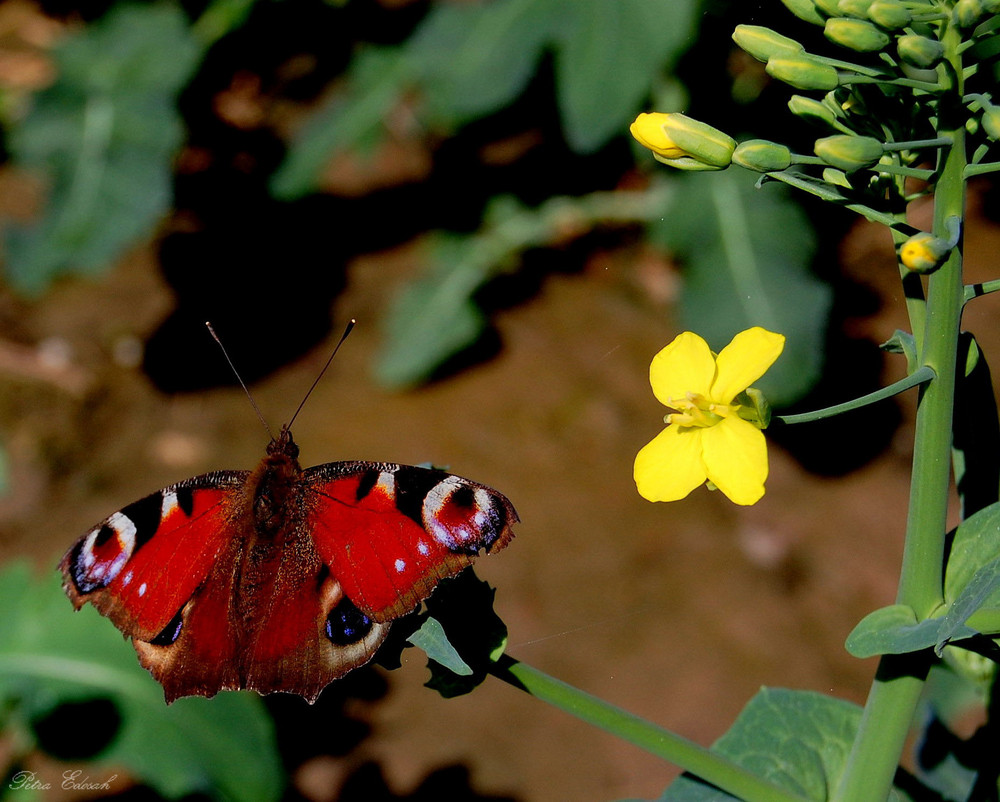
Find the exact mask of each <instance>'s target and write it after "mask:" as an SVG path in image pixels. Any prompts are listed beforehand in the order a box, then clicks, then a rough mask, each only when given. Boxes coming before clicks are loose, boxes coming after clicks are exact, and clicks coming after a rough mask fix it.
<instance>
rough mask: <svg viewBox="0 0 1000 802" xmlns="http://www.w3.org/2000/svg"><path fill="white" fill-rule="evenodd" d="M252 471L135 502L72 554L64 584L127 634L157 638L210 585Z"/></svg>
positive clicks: (193, 482) (65, 563) (196, 481)
mask: <svg viewBox="0 0 1000 802" xmlns="http://www.w3.org/2000/svg"><path fill="white" fill-rule="evenodd" d="M248 475H249V474H248V472H247V471H220V472H216V473H210V474H205V475H204V476H197V477H195V478H193V479H188V480H186V481H183V482H180V483H178V484H175V485H171V486H170V487H167V488H164V489H163V490H161V491H159V492H156V493H153V494H151V495H149V496H147V497H146V498H144V499H141V500H139V501H137V502H135V503H133V504H129V505H128V506H127V507H125V508H124V509H122V510H120V511H119V512H116V513H114V514H113V515H112V516H110V517H109V518H107V519H106V520H105V521H103V522H102V523H100V524H98V525H97V526H95V527H94V528H93V529H91V530H90V531H89V532H88V533H87V534H85V535H84V536H83V537H82V538H80V539H79V540H78V541H77V542H76V544H75V545H74V546H73V547H72V548H71V549H70V550H69V551H68V552H67V553H66V555H65V556H64V557H63V560H62V563H61V564H60V568H61V570H62V572H63V586H64V588H65V590H66V593H67V595H68V596H69V597H70V600H71V601H72V602H73V605H74V606H75V607H76V608H77V609H79V608H80V607H82V606H83V604H84V603H85V602H88V601H89V602H92V603H93V605H94V606H95V607H96V608H97V609H98V611H100V613H101V614H102V615H106V616H107V617H108V618H110V619H111V621H112V622H113V623H114V625H115V626H116V627H118V628H119V629H120V630H121V631H122V632H123V633H124V634H126V635H129V636H131V637H133V638H137V639H139V640H143V641H152V640H154V639H155V638H156V637H157V636H158V635H160V633H161V632H163V630H164V629H165V628H166V627H167V625H168V624H169V623H170V622H171V619H173V618H174V617H175V616H176V615H177V613H178V611H179V610H180V609H181V608H182V607H184V605H185V604H186V603H187V602H188V601H189V600H190V599H191V597H192V595H193V594H194V593H195V591H196V590H197V588H198V587H200V586H201V585H202V583H204V581H205V579H206V578H207V577H208V575H209V572H210V571H211V570H212V568H213V566H214V565H215V562H216V559H217V557H218V555H219V554H220V552H221V551H222V550H223V549H224V548H225V546H226V544H227V542H228V540H229V539H230V537H231V535H230V534H229V533H230V532H231V531H232V527H233V518H234V517H235V516H237V515H238V514H239V509H240V507H241V505H240V503H239V502H240V495H239V488H240V487H241V486H242V485H243V483H244V482H245V480H246V477H247V476H248Z"/></svg>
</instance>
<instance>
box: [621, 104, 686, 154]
mask: <svg viewBox="0 0 1000 802" xmlns="http://www.w3.org/2000/svg"><path fill="white" fill-rule="evenodd" d="M666 119H667V115H666V114H664V113H663V112H659V111H654V112H650V113H648V114H647V113H642V114H640V115H639V116H638V117H636V118H635V120H634V121H633V123H632V124H631V125H630V126H629V128H628V130H629V131H630V132H631V134H632V136H633V137H635V139H636V141H637V142H638V143H639V144H640V145H642V146H643V147H644V148H649V149H650V150H651V151H653V153H655V154H657V155H658V156H662V157H663V158H665V159H679V158H681V157H682V156H687V155H688V154H687V151H685V150H684V149H683V148H679V147H677V145H676V143H675V142H674V141H673V140H672V139H671V138H670V137H668V136H667V133H666V131H664V130H663V123H664V122H666Z"/></svg>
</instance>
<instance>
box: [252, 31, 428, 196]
mask: <svg viewBox="0 0 1000 802" xmlns="http://www.w3.org/2000/svg"><path fill="white" fill-rule="evenodd" d="M409 81H410V76H409V67H408V62H407V59H406V58H405V54H404V53H403V52H402V51H401V50H400V49H399V48H377V47H373V48H368V49H366V50H363V51H361V52H360V53H359V54H358V55H357V56H356V57H355V58H354V61H353V62H352V63H351V69H350V75H349V78H348V80H347V82H346V89H345V91H343V92H339V93H336V94H334V95H332V96H331V97H330V99H329V100H328V101H327V102H326V103H324V104H323V105H321V106H320V108H319V109H317V110H316V111H315V112H314V113H313V114H312V116H311V117H310V118H309V120H308V121H307V122H306V124H305V125H304V126H303V127H302V130H301V131H299V132H298V133H297V134H296V135H295V137H294V138H293V140H292V142H291V143H290V145H289V148H288V155H287V156H286V157H285V160H284V162H282V164H281V167H279V168H278V170H277V172H275V174H274V175H273V176H272V177H271V191H272V192H273V193H274V195H275V197H277V198H280V199H282V200H290V199H293V198H297V197H300V196H302V195H305V194H306V193H308V192H311V191H312V190H313V189H315V187H316V181H317V179H318V177H319V175H320V174H321V173H322V171H323V167H324V165H325V164H326V163H327V161H328V160H329V158H330V155H331V154H332V153H335V152H337V151H339V150H342V149H345V148H347V147H350V146H352V145H357V144H359V143H363V142H366V141H367V142H372V141H373V140H377V138H378V136H379V134H380V133H381V131H382V127H383V121H384V120H385V118H386V115H387V114H388V113H389V111H390V110H391V109H392V107H393V106H394V105H395V104H396V103H397V101H398V100H399V97H400V95H401V93H402V92H403V91H404V90H405V88H406V87H407V86H408V85H409Z"/></svg>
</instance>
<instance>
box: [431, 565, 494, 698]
mask: <svg viewBox="0 0 1000 802" xmlns="http://www.w3.org/2000/svg"><path fill="white" fill-rule="evenodd" d="M495 595H496V591H495V590H494V589H493V588H491V587H490V586H489V584H488V583H487V582H484V581H482V580H481V579H479V578H478V577H476V575H475V572H474V571H473V570H472V569H471V568H469V569H466V570H465V571H463V572H462V573H461V574H458V575H457V576H454V577H452V578H451V579H447V580H445V581H443V582H442V583H441V584H440V585H438V587H437V589H436V590H435V591H434V594H433V595H432V596H431V597H430V598H429V599H427V602H426V605H427V613H428V616H429V618H428V620H436V621H437V622H438V623H439V625H440V627H441V632H442V634H443V636H444V637H445V638H446V640H447V642H448V644H449V646H450V648H451V649H453V650H454V651H455V654H456V655H458V657H459V658H460V659H461V662H462V664H463V665H465V666H467V667H468V668H469V669H470V671H469V673H467V674H466V673H463V672H456V671H454V670H452V669H451V668H450V667H448V666H446V665H445V664H443V663H441V662H440V661H438V660H437V659H436V658H435V657H434V656H433V655H428V656H429V657H431V660H430V661H429V662H428V667H429V668H430V669H431V678H430V679H429V680H428V681H427V687H428V688H432V689H434V690H436V691H437V692H438V693H440V694H441V695H442V696H444V697H445V698H452V697H455V696H459V695H461V694H465V693H470V692H471V691H472V690H473V689H475V688H476V686H478V685H479V684H480V683H481V682H482V681H483V680H484V679H485V678H486V675H487V673H488V671H489V669H490V667H491V666H492V665H493V664H494V663H495V662H496V661H497V660H498V659H499V658H500V656H501V655H502V654H503V651H504V649H505V648H506V646H507V627H506V625H505V624H504V622H503V621H502V620H500V617H499V616H498V615H497V614H496V613H495V612H494V611H493V598H494V596H495Z"/></svg>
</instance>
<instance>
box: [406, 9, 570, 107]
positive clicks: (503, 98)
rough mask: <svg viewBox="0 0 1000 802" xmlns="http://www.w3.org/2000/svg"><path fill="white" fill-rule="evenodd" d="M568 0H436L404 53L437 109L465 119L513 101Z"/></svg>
mask: <svg viewBox="0 0 1000 802" xmlns="http://www.w3.org/2000/svg"><path fill="white" fill-rule="evenodd" d="M563 5H564V3H563V0H494V2H490V3H438V4H437V5H436V6H435V7H434V9H433V10H432V12H431V13H430V14H429V15H428V16H427V18H426V19H425V20H424V22H423V24H422V25H421V26H420V27H419V28H418V29H417V31H416V32H415V33H414V35H413V37H412V39H411V40H410V42H409V43H408V45H407V54H408V58H409V60H410V63H411V65H412V67H413V70H414V73H415V75H416V77H417V79H418V82H419V85H420V87H421V89H422V90H423V91H424V93H425V96H426V99H427V101H428V103H429V104H430V107H431V113H432V115H433V116H434V117H436V118H437V119H441V120H447V121H450V122H451V124H453V125H454V124H461V123H463V122H466V121H468V120H470V119H474V118H476V117H480V116H483V115H485V114H488V113H490V112H492V111H496V110H497V109H498V108H501V107H502V106H504V105H506V104H508V103H510V102H511V101H513V100H514V98H515V97H517V95H518V93H520V91H521V90H522V89H523V88H524V87H525V85H526V84H527V83H528V81H529V80H530V79H531V76H532V75H534V73H535V68H536V66H537V64H538V60H539V58H540V57H541V54H542V49H543V47H544V45H545V43H546V42H547V41H548V40H550V39H551V37H552V34H553V29H554V27H555V26H556V25H558V24H561V20H562V16H563V14H564V12H565V9H564V8H563Z"/></svg>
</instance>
